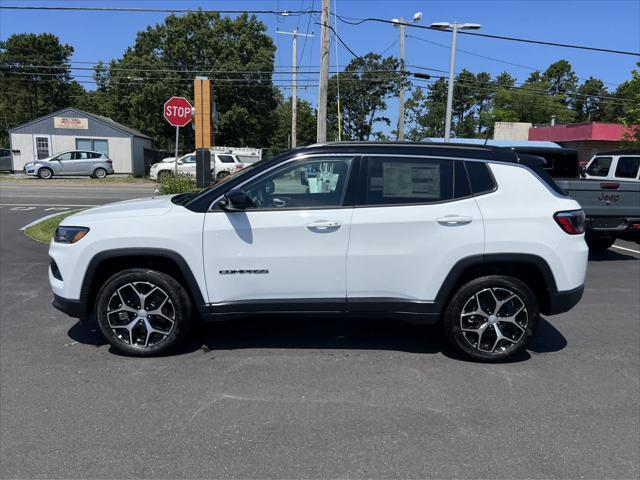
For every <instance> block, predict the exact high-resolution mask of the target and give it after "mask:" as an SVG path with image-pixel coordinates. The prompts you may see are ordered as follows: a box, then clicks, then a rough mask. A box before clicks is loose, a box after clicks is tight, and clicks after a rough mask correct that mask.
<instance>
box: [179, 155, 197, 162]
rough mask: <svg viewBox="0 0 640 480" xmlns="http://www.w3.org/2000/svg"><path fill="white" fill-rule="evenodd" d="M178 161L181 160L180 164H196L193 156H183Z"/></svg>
mask: <svg viewBox="0 0 640 480" xmlns="http://www.w3.org/2000/svg"><path fill="white" fill-rule="evenodd" d="M180 160H182V163H196V156H195V155H193V154H191V155H185V156H184V157H182V158H181V159H180Z"/></svg>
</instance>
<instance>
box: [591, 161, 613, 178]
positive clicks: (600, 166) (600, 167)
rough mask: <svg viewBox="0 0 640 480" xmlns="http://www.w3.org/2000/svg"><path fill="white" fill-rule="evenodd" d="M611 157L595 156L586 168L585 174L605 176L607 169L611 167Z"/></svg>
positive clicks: (607, 172)
mask: <svg viewBox="0 0 640 480" xmlns="http://www.w3.org/2000/svg"><path fill="white" fill-rule="evenodd" d="M612 161H613V157H596V158H594V159H593V162H591V165H589V168H587V175H593V176H594V177H606V176H607V175H609V169H610V168H611V162H612Z"/></svg>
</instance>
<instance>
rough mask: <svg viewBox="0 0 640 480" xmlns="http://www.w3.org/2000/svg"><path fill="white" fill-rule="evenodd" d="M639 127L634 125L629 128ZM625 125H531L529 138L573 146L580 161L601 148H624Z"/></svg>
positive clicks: (584, 160)
mask: <svg viewBox="0 0 640 480" xmlns="http://www.w3.org/2000/svg"><path fill="white" fill-rule="evenodd" d="M636 128H640V125H635V126H633V127H631V128H630V129H636ZM624 133H625V127H624V125H622V124H621V123H601V122H591V123H568V124H565V125H553V126H551V125H545V126H539V127H531V128H530V129H529V140H546V141H550V142H556V143H559V144H560V145H562V146H563V147H566V148H575V149H576V150H577V151H578V159H579V160H580V162H581V163H584V162H587V161H588V160H589V159H590V158H591V157H592V156H593V155H594V154H595V153H598V152H601V151H603V150H613V149H617V148H624V145H621V142H622V141H623V139H624Z"/></svg>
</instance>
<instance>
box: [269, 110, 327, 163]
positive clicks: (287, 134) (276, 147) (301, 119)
mask: <svg viewBox="0 0 640 480" xmlns="http://www.w3.org/2000/svg"><path fill="white" fill-rule="evenodd" d="M279 100H280V101H279V104H278V107H277V108H276V118H277V128H276V130H275V131H274V133H273V137H272V138H271V141H270V148H271V150H270V152H269V154H270V155H275V154H277V153H279V152H282V151H283V150H286V149H288V148H290V146H291V97H289V98H287V99H286V100H284V99H282V98H280V99H279ZM296 117H297V122H296V132H297V134H296V138H297V144H298V146H302V145H310V144H312V143H314V142H315V141H316V111H315V109H314V108H313V107H312V106H311V104H310V103H309V102H307V101H306V100H302V99H300V98H298V102H297V115H296Z"/></svg>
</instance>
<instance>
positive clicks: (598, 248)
mask: <svg viewBox="0 0 640 480" xmlns="http://www.w3.org/2000/svg"><path fill="white" fill-rule="evenodd" d="M585 240H586V242H587V246H588V247H589V250H592V251H594V252H604V251H605V250H608V249H609V247H611V245H613V244H614V243H615V241H616V237H613V236H609V235H598V234H595V235H589V234H587V236H586V237H585Z"/></svg>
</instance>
